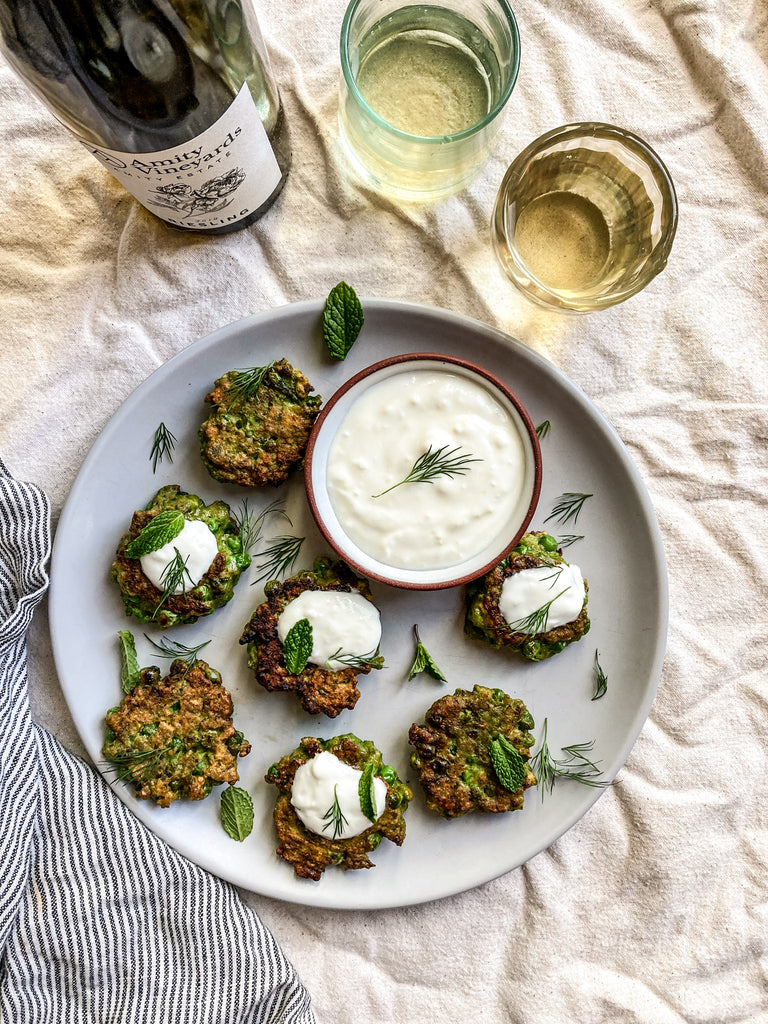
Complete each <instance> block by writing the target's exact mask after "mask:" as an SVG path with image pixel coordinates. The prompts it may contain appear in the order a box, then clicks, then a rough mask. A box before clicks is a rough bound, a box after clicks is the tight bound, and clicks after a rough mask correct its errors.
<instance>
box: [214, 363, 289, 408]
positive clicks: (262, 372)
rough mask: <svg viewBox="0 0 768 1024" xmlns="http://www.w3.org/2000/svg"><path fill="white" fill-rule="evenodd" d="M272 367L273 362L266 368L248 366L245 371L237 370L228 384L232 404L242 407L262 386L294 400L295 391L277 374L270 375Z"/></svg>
mask: <svg viewBox="0 0 768 1024" xmlns="http://www.w3.org/2000/svg"><path fill="white" fill-rule="evenodd" d="M274 365H275V361H274V360H272V362H271V363H267V365H266V366H250V367H248V368H247V369H245V370H237V371H236V372H235V376H234V377H232V378H231V380H230V382H229V394H230V395H231V396H232V399H233V404H235V405H242V403H243V402H246V401H247V400H248V399H249V398H253V397H254V395H255V394H256V392H257V391H258V390H259V388H260V387H262V385H266V386H267V387H270V388H272V389H273V391H280V392H282V393H283V394H284V395H287V396H288V397H289V398H295V397H296V392H295V390H294V389H292V388H291V386H290V385H289V384H288V383H286V381H284V380H283V378H282V377H281V376H280V374H279V373H277V372H275V373H272V369H273V367H274Z"/></svg>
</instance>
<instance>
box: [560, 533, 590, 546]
mask: <svg viewBox="0 0 768 1024" xmlns="http://www.w3.org/2000/svg"><path fill="white" fill-rule="evenodd" d="M577 540H584V534H583V533H566V534H565V535H564V536H563V537H559V538H558V541H557V546H558V547H559V548H560V549H561V550H562V549H563V548H569V547H570V546H571V544H575V543H576V541H577Z"/></svg>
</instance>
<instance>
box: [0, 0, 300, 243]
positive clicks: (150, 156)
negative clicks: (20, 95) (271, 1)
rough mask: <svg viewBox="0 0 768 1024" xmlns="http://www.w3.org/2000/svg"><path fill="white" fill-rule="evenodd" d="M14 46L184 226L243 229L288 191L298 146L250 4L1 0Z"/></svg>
mask: <svg viewBox="0 0 768 1024" xmlns="http://www.w3.org/2000/svg"><path fill="white" fill-rule="evenodd" d="M0 48H2V50H3V53H4V55H5V57H6V59H7V60H8V63H9V64H10V65H11V67H13V69H14V70H15V71H16V72H17V74H18V75H19V76H20V77H21V78H22V79H23V80H24V81H25V82H26V83H27V85H28V86H29V87H30V88H31V89H32V90H33V91H34V92H35V93H36V94H37V96H38V97H39V98H40V99H41V100H42V101H43V102H44V103H45V104H46V105H47V106H48V107H49V108H50V110H51V111H52V112H53V113H54V114H55V115H56V117H57V118H58V119H59V120H60V121H61V122H62V123H63V124H64V125H65V126H66V127H67V128H69V129H70V130H71V131H72V132H73V133H74V134H75V135H76V136H77V138H78V139H79V140H80V142H82V143H83V145H85V146H86V147H87V148H88V149H89V151H90V152H91V153H93V155H94V156H95V157H96V158H97V159H98V160H99V161H100V162H101V163H102V164H103V165H104V166H105V167H106V168H107V169H108V170H109V171H111V173H112V174H114V176H115V177H116V178H117V179H118V180H119V181H120V182H121V183H122V184H123V185H124V186H125V187H126V188H127V189H128V190H129V191H130V192H131V193H133V195H134V196H135V197H136V198H137V199H138V200H139V201H140V202H141V203H142V204H143V205H144V206H145V207H146V208H147V209H148V210H150V211H151V212H152V213H154V214H155V215H156V216H158V217H160V218H161V219H162V220H164V221H166V222H167V223H169V224H172V225H173V226H174V227H177V228H182V229H186V230H194V231H205V232H209V233H213V234H219V233H222V232H226V231H236V230H238V229H240V228H244V227H247V225H249V224H252V223H253V222H254V221H255V220H257V219H258V218H259V217H260V216H261V215H262V214H263V213H264V212H265V211H266V210H267V209H268V208H269V207H270V206H271V205H272V203H273V202H274V201H275V199H276V198H277V196H278V195H279V193H280V191H281V189H282V187H283V184H284V182H285V179H286V176H287V174H288V169H289V166H290V147H289V142H288V136H287V131H286V127H285V123H284V118H283V112H282V107H281V104H280V97H279V94H278V90H277V86H276V84H275V81H274V78H273V76H272V71H271V68H270V65H269V58H268V56H267V53H266V50H265V48H264V43H263V40H262V37H261V33H260V31H259V27H258V23H257V21H256V17H255V14H254V12H253V9H252V8H251V6H250V0H0Z"/></svg>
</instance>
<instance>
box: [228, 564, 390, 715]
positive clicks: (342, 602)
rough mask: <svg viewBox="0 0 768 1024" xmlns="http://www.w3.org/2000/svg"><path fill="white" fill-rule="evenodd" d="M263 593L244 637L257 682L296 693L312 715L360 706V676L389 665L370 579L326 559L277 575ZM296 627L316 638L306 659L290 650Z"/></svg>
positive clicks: (244, 632) (338, 712)
mask: <svg viewBox="0 0 768 1024" xmlns="http://www.w3.org/2000/svg"><path fill="white" fill-rule="evenodd" d="M264 595H265V598H266V600H265V601H264V603H263V604H260V605H259V606H258V608H257V609H256V610H255V612H254V613H253V615H252V616H251V619H250V621H249V622H248V623H247V624H246V626H245V629H244V630H243V634H242V636H241V637H240V643H241V644H245V645H247V649H248V664H249V666H250V668H251V669H252V670H253V672H254V674H255V676H256V679H257V680H258V682H259V683H260V684H261V685H262V686H263V687H264V689H265V690H269V691H270V692H274V691H277V690H293V691H295V692H296V693H297V694H298V696H299V699H300V701H301V705H302V707H303V708H304V710H305V711H308V712H309V713H310V714H313V715H316V714H320V713H322V714H324V715H327V716H328V717H329V718H335V717H336V716H337V715H338V714H340V713H341V712H342V711H343V710H345V709H346V708H353V707H354V706H355V704H356V703H357V701H358V699H359V697H360V690H359V689H358V685H357V679H358V675H361V674H362V675H366V674H367V673H369V672H370V671H371V669H372V668H376V669H379V668H381V667H382V665H383V664H384V659H383V658H382V657H381V655H380V654H379V642H380V640H381V618H380V615H379V610H378V608H376V606H375V604H374V603H373V598H372V595H371V590H370V587H369V585H368V581H367V580H365V579H363V578H362V577H361V576H357V575H356V574H355V573H354V572H352V570H351V569H350V568H349V566H348V565H346V563H345V562H342V561H340V560H339V561H335V562H334V561H331V559H329V558H325V557H323V558H317V559H316V560H315V562H314V565H313V566H312V569H311V570H303V571H302V572H299V573H297V574H296V575H295V576H291V577H289V578H288V579H286V580H283V581H282V582H281V581H279V580H272V581H270V582H269V583H267V585H266V586H265V588H264ZM293 627H297V628H299V629H301V628H303V630H304V635H305V636H308V637H309V638H311V650H310V649H309V646H310V644H309V642H308V643H307V652H306V653H307V657H306V659H305V661H304V664H301V665H299V664H296V662H295V661H294V660H293V657H292V656H291V654H292V653H295V652H292V651H290V650H289V649H288V648H289V647H290V638H291V636H292V635H293V634H292V633H291V630H292V629H293ZM307 627H309V628H308V630H307Z"/></svg>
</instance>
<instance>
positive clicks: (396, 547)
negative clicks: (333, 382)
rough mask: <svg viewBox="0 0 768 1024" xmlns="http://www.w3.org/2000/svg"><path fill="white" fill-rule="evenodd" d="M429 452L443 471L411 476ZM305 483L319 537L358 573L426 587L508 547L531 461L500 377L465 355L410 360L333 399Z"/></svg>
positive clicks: (530, 491) (363, 376)
mask: <svg viewBox="0 0 768 1024" xmlns="http://www.w3.org/2000/svg"><path fill="white" fill-rule="evenodd" d="M435 455H439V456H440V458H441V460H442V464H443V465H447V466H448V467H449V469H448V470H446V471H443V472H437V473H434V474H431V475H429V474H428V475H427V476H426V478H424V475H423V474H422V475H421V476H419V473H418V472H416V473H415V472H414V471H415V470H416V469H417V467H418V466H419V465H423V464H424V462H423V460H424V459H425V458H434V456H435ZM438 462H439V460H438ZM450 467H452V469H451V468H450ZM305 479H306V483H307V493H308V496H309V500H310V506H311V507H312V511H313V514H314V515H315V518H316V520H317V522H318V525H319V526H320V529H321V531H322V532H323V534H324V535H325V537H326V539H327V540H328V542H329V543H330V544H331V545H332V546H333V547H334V548H335V550H336V551H337V552H338V553H339V554H340V555H341V556H342V558H344V559H345V560H346V561H347V562H348V563H349V564H351V565H352V566H353V567H354V568H356V569H357V571H359V572H361V573H362V574H363V575H366V576H369V577H371V578H373V579H379V580H382V581H384V582H387V583H391V584H393V585H395V586H402V587H411V588H416V589H433V588H437V587H449V586H456V585H458V584H459V583H462V582H465V581H466V580H468V579H471V578H474V577H475V576H477V575H480V574H481V573H482V572H483V571H486V570H487V569H488V568H490V567H491V566H492V565H494V564H496V562H497V561H499V560H500V559H501V558H502V557H503V556H504V554H506V552H507V551H509V550H510V548H511V547H512V545H513V544H514V543H515V542H516V540H517V539H518V538H519V536H520V535H521V534H522V531H523V530H524V528H525V526H526V525H527V524H528V523H529V522H530V519H531V516H532V515H533V511H534V509H535V506H536V502H537V500H538V495H539V488H540V483H541V459H540V452H539V445H538V439H537V438H536V434H535V430H534V429H533V426H532V424H531V421H530V418H529V416H528V414H527V412H526V411H525V409H524V408H523V407H522V405H521V404H520V402H519V400H518V399H517V398H516V397H515V396H514V395H513V394H512V392H510V391H509V390H508V389H507V388H505V387H504V385H502V384H501V382H499V381H497V380H496V378H494V377H492V375H490V374H488V373H487V372H486V371H484V370H482V369H481V368H480V367H476V366H474V365H473V364H471V363H468V362H466V361H465V360H461V359H457V358H454V357H449V356H437V355H431V354H426V355H422V354H415V355H406V356H401V357H395V358H394V359H392V360H386V361H385V362H384V363H380V364H376V365H375V366H373V367H369V368H368V370H365V371H363V372H362V373H360V374H358V375H357V376H356V377H353V378H352V380H351V381H350V382H348V384H347V385H345V386H344V387H343V388H342V389H340V391H338V392H337V393H336V395H334V396H333V398H332V399H331V400H330V402H329V403H328V404H327V405H326V407H325V410H324V412H323V413H321V417H320V419H319V420H318V422H317V424H316V426H315V431H314V432H313V436H312V437H311V438H310V447H309V450H308V456H307V466H306V470H305Z"/></svg>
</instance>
